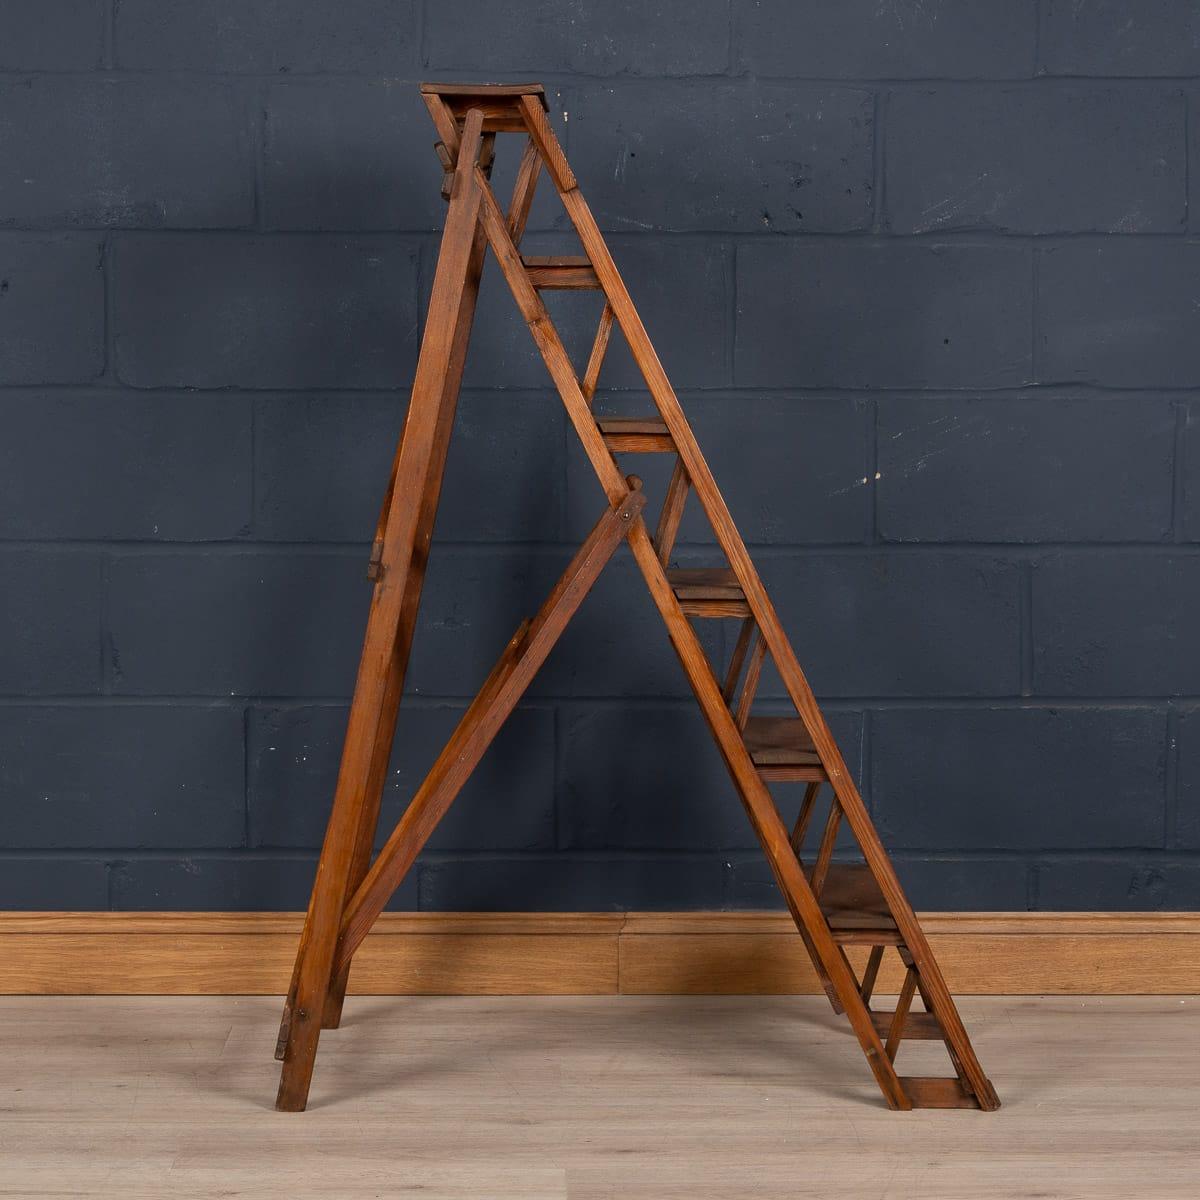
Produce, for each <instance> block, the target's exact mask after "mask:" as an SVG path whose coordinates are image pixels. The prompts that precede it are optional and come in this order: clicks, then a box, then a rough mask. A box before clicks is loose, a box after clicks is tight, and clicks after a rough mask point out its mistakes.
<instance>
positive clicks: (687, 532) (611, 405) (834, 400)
mask: <svg viewBox="0 0 1200 1200" xmlns="http://www.w3.org/2000/svg"><path fill="white" fill-rule="evenodd" d="M682 400H683V408H684V412H685V414H686V415H687V418H688V421H689V423H690V424H691V426H692V430H693V432H694V433H695V434H696V439H697V440H698V441H699V443H700V449H701V450H702V451H703V453H704V457H705V459H706V460H707V461H708V465H709V466H710V467H711V468H712V472H713V474H714V476H715V477H716V480H717V485H718V486H719V487H720V489H721V491H722V494H723V495H724V497H725V503H726V504H728V505H729V508H730V511H731V512H732V513H733V519H734V520H735V521H736V522H737V526H738V529H739V530H740V532H741V535H742V537H743V539H744V540H745V541H746V542H747V543H748V544H751V545H754V544H758V545H789V544H791V545H794V544H796V543H810V544H820V543H839V542H861V541H863V539H864V537H865V535H866V520H867V503H868V499H869V497H868V496H867V479H866V475H867V458H866V456H867V429H868V422H869V420H870V415H871V414H870V410H869V408H868V406H867V405H866V403H865V402H863V401H861V400H852V399H847V398H844V397H835V396H827V397H821V398H820V399H808V398H804V399H800V398H798V397H792V396H762V397H759V396H746V395H727V396H711V395H687V396H684V397H683V398H682ZM596 407H597V410H598V411H601V412H604V413H605V414H609V415H620V416H635V415H642V414H645V415H648V416H654V415H656V414H657V410H656V409H655V408H654V404H653V401H651V399H650V397H649V396H648V395H646V396H641V395H638V396H634V397H629V396H621V395H609V394H605V395H603V396H601V397H599V398H598V399H597V403H596ZM567 438H568V442H569V444H570V448H569V451H568V474H567V505H568V520H569V523H570V532H571V536H572V537H580V536H582V535H583V534H584V533H586V531H587V530H588V529H590V528H591V526H592V525H593V524H594V523H595V521H596V518H597V516H598V515H599V512H600V507H601V504H602V500H601V496H600V491H599V485H598V484H597V482H596V476H595V473H594V472H593V471H592V468H591V465H590V464H589V463H588V461H587V458H586V456H585V455H584V453H583V449H582V447H581V446H580V445H579V439H578V438H577V437H575V435H574V432H573V431H571V432H568V435H567ZM619 461H620V463H621V464H622V469H623V470H626V471H635V472H636V473H637V474H638V475H639V476H640V477H641V478H642V479H643V481H644V484H645V488H646V493H647V495H648V496H649V497H651V500H650V501H649V504H650V508H651V509H652V510H655V509H656V508H657V506H658V504H659V502H660V500H661V498H662V497H663V496H665V494H666V488H667V484H668V482H669V480H670V478H671V471H672V468H673V465H674V459H673V458H672V456H671V455H665V454H664V455H644V456H638V457H636V458H635V457H624V458H621V459H620V460H619ZM713 540H714V539H713V533H712V527H711V525H709V523H708V521H707V520H706V518H705V516H704V513H703V510H702V509H701V507H700V502H699V500H697V499H696V497H695V494H694V493H693V494H692V495H691V496H690V497H689V499H688V503H687V507H686V508H685V509H684V516H683V523H682V525H681V526H680V531H679V542H680V544H681V545H688V544H692V543H704V544H711V543H712V542H713Z"/></svg>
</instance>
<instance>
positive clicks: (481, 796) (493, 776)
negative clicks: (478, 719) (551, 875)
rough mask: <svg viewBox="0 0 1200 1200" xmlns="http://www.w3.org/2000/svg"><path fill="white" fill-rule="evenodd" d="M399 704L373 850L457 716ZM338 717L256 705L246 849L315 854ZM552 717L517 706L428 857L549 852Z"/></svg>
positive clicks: (342, 718)
mask: <svg viewBox="0 0 1200 1200" xmlns="http://www.w3.org/2000/svg"><path fill="white" fill-rule="evenodd" d="M463 711H464V709H463V707H462V706H454V707H450V706H446V707H438V708H424V707H422V708H414V707H404V706H402V707H401V711H400V720H399V722H398V726H397V731H396V741H395V744H394V746H393V750H392V760H391V764H390V765H389V767H388V775H387V784H386V787H385V789H384V793H383V804H382V807H381V809H380V817H379V833H378V836H377V838H376V845H381V844H382V843H383V841H384V840H385V839H386V838H387V837H388V836H389V835H390V834H391V832H392V829H393V828H394V827H395V825H396V822H397V821H399V820H400V818H401V816H403V814H404V810H405V808H407V806H408V802H409V801H410V800H411V799H412V797H413V795H414V794H415V793H416V790H417V788H418V787H419V786H420V784H421V781H422V780H423V779H424V777H425V774H426V772H427V771H428V770H429V768H430V767H431V766H432V765H433V763H434V760H435V759H436V757H437V755H438V754H440V753H441V750H442V747H443V746H445V744H446V743H447V741H448V740H449V738H450V735H451V734H452V733H453V731H454V727H455V726H456V725H457V724H458V722H459V720H460V719H461V717H462V715H463ZM346 717H347V710H346V709H345V708H343V707H341V706H337V707H320V708H262V709H254V710H252V711H251V717H250V734H249V736H250V745H249V751H248V753H249V761H250V773H249V780H250V799H249V804H250V842H251V845H254V846H302V847H310V848H313V849H317V848H319V847H320V845H321V839H322V837H323V836H324V834H325V826H326V824H327V822H328V820H329V814H330V810H331V806H332V803H333V793H334V787H335V785H336V783H337V770H338V762H339V760H340V758H341V752H342V743H343V741H344V739H345V735H346ZM554 754H555V751H554V711H553V710H552V709H549V708H521V709H518V710H517V711H516V712H515V713H513V715H512V716H511V717H510V718H509V720H508V721H507V722H506V723H505V725H504V727H503V729H501V731H500V734H499V735H498V737H497V739H496V741H495V743H494V744H493V745H492V747H491V748H490V749H489V750H488V752H487V754H486V755H485V756H484V759H483V761H482V762H481V763H480V764H479V766H478V768H476V770H475V772H474V773H473V774H472V775H471V778H470V779H469V780H468V782H467V784H466V786H465V787H464V789H463V791H462V792H461V794H460V795H459V796H458V798H457V799H456V800H455V801H454V803H453V805H452V806H451V808H450V811H449V812H448V813H447V814H446V816H445V817H444V818H443V819H442V821H441V823H440V824H439V825H438V827H437V829H436V830H435V831H434V834H433V836H432V838H431V839H430V841H429V848H430V849H431V850H492V851H499V850H540V849H550V848H552V847H553V845H554Z"/></svg>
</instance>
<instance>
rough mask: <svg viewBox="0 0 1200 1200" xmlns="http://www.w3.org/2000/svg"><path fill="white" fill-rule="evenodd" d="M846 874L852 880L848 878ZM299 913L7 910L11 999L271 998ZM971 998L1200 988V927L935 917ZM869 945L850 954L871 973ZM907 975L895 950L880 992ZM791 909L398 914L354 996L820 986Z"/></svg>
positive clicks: (369, 951) (1123, 917)
mask: <svg viewBox="0 0 1200 1200" xmlns="http://www.w3.org/2000/svg"><path fill="white" fill-rule="evenodd" d="M835 878H836V876H835ZM302 920H303V917H302V915H301V914H299V913H2V914H0V993H4V994H22V993H49V994H64V993H67V994H69V993H77V992H78V993H143V994H271V993H277V992H282V991H284V990H286V988H287V982H288V971H289V967H290V965H291V960H292V955H293V953H294V951H295V945H296V937H297V935H298V934H299V932H300V926H301V923H302ZM921 921H922V924H923V926H924V928H925V930H926V933H927V934H928V935H929V938H930V940H931V942H932V943H933V945H934V948H935V950H936V952H937V954H938V955H939V957H940V958H941V959H942V961H943V965H944V968H945V971H946V974H947V976H948V978H949V979H950V982H951V985H952V986H953V987H954V988H955V990H956V991H959V992H963V993H967V994H969V993H977V994H997V993H1010V992H1019V993H1038V992H1057V993H1071V992H1107V993H1111V994H1120V993H1154V992H1163V993H1186V992H1191V991H1200V915H1197V914H1192V913H926V914H923V915H922V917H921ZM868 952H869V948H868V947H867V946H865V945H851V946H848V947H847V953H848V955H849V957H850V961H851V962H852V963H853V964H854V965H855V967H856V968H858V969H861V968H862V966H863V965H864V964H865V962H866V958H867V954H868ZM900 978H901V971H900V970H899V964H898V962H897V960H896V956H895V954H894V953H893V952H891V951H889V952H888V954H887V956H886V958H885V959H884V965H883V967H882V969H881V971H880V977H879V985H878V986H879V990H881V991H889V990H890V991H892V992H894V991H895V990H896V989H897V988H898V987H899V984H900ZM819 986H820V985H819V983H818V980H817V978H816V976H815V974H814V973H813V970H812V965H811V963H810V961H809V958H808V955H807V954H806V952H805V950H804V947H803V945H802V944H801V942H800V938H799V936H798V935H797V933H796V930H795V926H794V925H793V923H792V921H791V918H790V917H789V916H787V915H786V914H785V913H755V912H694V913H384V914H383V915H382V916H381V917H380V918H379V920H378V922H377V923H376V925H375V927H374V929H373V930H372V932H371V934H370V935H369V936H368V937H367V939H366V941H365V942H364V943H363V945H362V948H361V949H360V951H359V954H358V956H357V957H356V958H355V965H354V970H353V972H352V974H351V979H350V990H351V992H352V993H358V994H359V995H361V994H364V993H374V994H422V993H424V994H431V993H432V994H496V995H506V994H527V993H533V994H607V993H616V992H620V991H623V992H626V993H630V994H637V993H688V994H698V993H699V994H704V993H714V994H730V993H732V994H744V993H751V994H755V993H757V994H777V993H813V992H816V991H818V990H819Z"/></svg>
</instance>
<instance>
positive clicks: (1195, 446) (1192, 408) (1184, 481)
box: [1177, 401, 1200, 542]
mask: <svg viewBox="0 0 1200 1200" xmlns="http://www.w3.org/2000/svg"><path fill="white" fill-rule="evenodd" d="M1182 407H1183V428H1182V430H1181V433H1182V438H1181V441H1180V460H1179V468H1178V469H1179V474H1180V478H1181V488H1180V495H1179V511H1178V516H1177V519H1178V521H1179V530H1180V533H1181V534H1182V536H1183V537H1184V538H1185V539H1186V540H1187V541H1191V542H1195V541H1200V408H1198V407H1197V406H1196V404H1195V403H1194V402H1190V401H1189V402H1185V403H1184V404H1183V405H1182Z"/></svg>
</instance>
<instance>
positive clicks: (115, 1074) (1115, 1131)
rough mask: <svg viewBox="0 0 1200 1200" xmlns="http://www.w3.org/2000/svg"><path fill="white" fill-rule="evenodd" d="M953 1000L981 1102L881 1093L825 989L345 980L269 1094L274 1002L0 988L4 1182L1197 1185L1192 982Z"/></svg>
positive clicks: (174, 1186) (852, 1191)
mask: <svg viewBox="0 0 1200 1200" xmlns="http://www.w3.org/2000/svg"><path fill="white" fill-rule="evenodd" d="M962 1009H963V1014H964V1017H965V1018H966V1020H967V1024H968V1027H969V1028H970V1030H971V1031H972V1033H973V1035H974V1037H975V1044H976V1047H977V1049H978V1051H979V1054H980V1057H981V1058H982V1060H983V1062H984V1065H985V1067H986V1068H987V1070H988V1072H989V1074H990V1075H991V1077H992V1080H993V1081H994V1083H995V1084H996V1086H997V1088H998V1089H999V1092H1000V1095H1001V1098H1002V1100H1003V1101H1004V1107H1003V1108H1002V1109H1001V1110H1000V1112H998V1113H994V1114H985V1113H978V1112H960V1111H952V1112H929V1111H925V1112H916V1113H907V1114H905V1113H891V1112H888V1111H887V1110H886V1109H885V1108H883V1106H882V1104H881V1102H880V1099H879V1096H878V1093H877V1092H876V1091H875V1090H874V1086H873V1084H872V1081H871V1077H870V1075H869V1073H868V1071H867V1069H866V1066H865V1064H864V1062H863V1059H862V1056H861V1055H860V1053H859V1051H858V1048H857V1046H856V1045H855V1043H854V1042H853V1041H852V1039H851V1037H850V1035H849V1034H848V1033H847V1032H846V1031H845V1026H844V1022H843V1021H839V1020H837V1019H835V1018H834V1017H833V1016H832V1014H831V1013H830V1012H829V1010H828V1008H827V1007H825V1003H824V1000H823V998H816V997H804V998H791V997H763V998H751V997H737V998H717V997H711V998H710V997H702V998H697V997H688V998H675V997H616V996H612V997H610V996H606V997H578V998H576V997H569V998H503V999H497V998H487V999H478V998H463V997H455V998H440V997H438V998H394V999H393V998H382V999H381V998H372V999H368V998H361V997H360V998H353V997H352V998H351V1000H350V1002H349V1003H348V1004H347V1018H346V1023H345V1025H344V1026H343V1028H342V1029H341V1030H339V1031H337V1032H333V1033H326V1034H325V1036H324V1037H323V1038H322V1047H321V1053H320V1057H319V1058H318V1061H317V1075H316V1081H315V1083H314V1086H313V1095H312V1103H311V1105H310V1108H309V1111H308V1112H307V1113H304V1114H299V1115H285V1114H280V1113H276V1112H274V1111H273V1110H272V1107H271V1105H272V1101H273V1098H274V1093H275V1084H276V1078H277V1070H276V1064H275V1063H274V1062H273V1061H272V1059H271V1050H272V1046H273V1043H274V1038H275V1022H276V1018H277V1015H278V1010H279V1002H278V1001H277V1000H274V999H268V998H254V999H239V998H234V997H224V998H211V997H210V998H203V999H199V998H161V997H160V998H132V997H131V998H111V997H105V998H99V997H93V998H87V997H55V998H51V997H42V998H21V997H8V998H3V999H0V1196H2V1197H4V1198H5V1200H12V1198H13V1197H38V1198H41V1200H44V1198H46V1197H68V1196H70V1197H79V1196H83V1197H94V1196H104V1197H121V1198H123V1200H149V1198H153V1200H165V1198H167V1197H171V1198H175V1197H200V1196H203V1197H217V1196H222V1197H226V1196H237V1197H275V1196H279V1197H285V1196H286V1197H292V1198H296V1200H299V1198H301V1197H310V1196H311V1197H317V1196H319V1197H322V1198H323V1200H341V1198H342V1197H346V1198H348V1200H349V1198H355V1197H392V1196H408V1195H419V1196H421V1197H423V1198H425V1200H443V1198H446V1200H448V1198H451V1197H453V1198H455V1200H458V1198H460V1197H461V1198H468V1197H469V1198H470V1200H485V1198H488V1197H520V1198H522V1200H541V1198H543V1197H546V1198H549V1197H562V1196H570V1197H579V1198H586V1200H601V1198H604V1200H634V1198H642V1197H646V1198H650V1197H653V1198H654V1200H661V1198H674V1197H678V1198H685V1197H686V1198H687V1200H702V1198H707V1197H750V1196H753V1197H760V1196H761V1197H785V1196H786V1197H789V1198H794V1197H810V1196H811V1197H822V1198H834V1197H836V1198H837V1200H852V1198H860V1197H861V1198H862V1200H868V1198H869V1200H909V1198H913V1197H921V1198H922V1200H939V1198H943V1197H945V1198H953V1200H972V1198H975V1197H979V1198H986V1200H1006V1198H1008V1197H1053V1198H1054V1200H1070V1198H1073V1197H1088V1198H1092V1197H1121V1198H1122V1200H1126V1198H1128V1197H1137V1200H1166V1198H1169V1197H1188V1198H1189V1200H1192V1198H1194V1197H1196V1196H1197V1195H1198V1194H1200V1121H1198V1120H1197V1113H1198V1110H1200V1003H1197V1001H1196V1000H1195V998H1183V997H1178V996H1175V997H1144V998H1126V997H1120V998H1114V997H1103V998H1096V999H1089V998H1084V997H1056V998H1048V999H1041V998H1015V999H996V998H989V999H982V998H981V999H976V1000H971V999H967V1000H965V1001H963V1002H962ZM934 1056H936V1057H934ZM942 1056H943V1051H942V1050H941V1047H940V1046H938V1045H934V1044H931V1043H919V1042H909V1043H907V1044H906V1045H905V1047H904V1048H903V1049H902V1050H901V1066H902V1068H903V1069H904V1070H905V1072H914V1073H920V1072H921V1071H922V1070H935V1071H937V1072H938V1073H941V1071H942V1065H943V1064H942V1061H941V1059H942ZM905 1060H907V1061H905Z"/></svg>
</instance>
